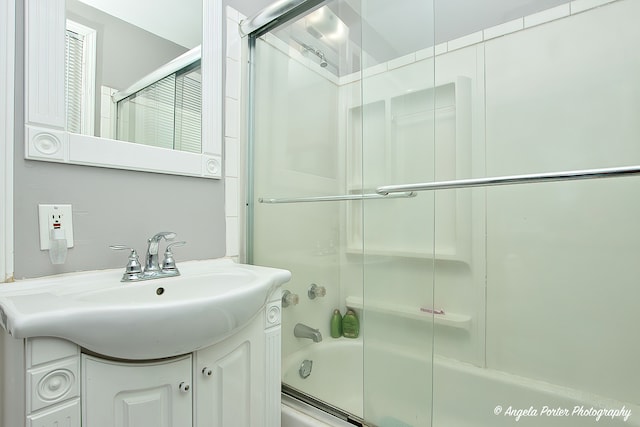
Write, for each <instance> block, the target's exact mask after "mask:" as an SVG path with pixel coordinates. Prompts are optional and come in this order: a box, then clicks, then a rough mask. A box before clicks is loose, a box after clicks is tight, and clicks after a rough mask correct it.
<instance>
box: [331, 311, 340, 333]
mask: <svg viewBox="0 0 640 427" xmlns="http://www.w3.org/2000/svg"><path fill="white" fill-rule="evenodd" d="M330 330H331V337H332V338H340V337H341V336H342V315H341V314H340V310H338V309H337V308H336V309H335V310H333V315H332V316H331V328H330Z"/></svg>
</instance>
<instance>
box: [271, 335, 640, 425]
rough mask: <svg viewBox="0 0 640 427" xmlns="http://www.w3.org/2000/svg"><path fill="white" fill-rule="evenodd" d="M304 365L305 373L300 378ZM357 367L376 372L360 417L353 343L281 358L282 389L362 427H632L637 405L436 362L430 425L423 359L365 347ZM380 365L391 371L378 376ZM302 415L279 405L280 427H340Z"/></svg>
mask: <svg viewBox="0 0 640 427" xmlns="http://www.w3.org/2000/svg"><path fill="white" fill-rule="evenodd" d="M378 358H383V359H378ZM305 359H307V360H311V361H313V367H312V370H311V374H310V375H309V376H308V377H307V378H302V377H301V376H300V374H299V368H300V364H301V363H302V362H303V361H304V360H305ZM364 360H365V364H367V363H375V365H365V366H376V369H377V370H376V372H375V375H373V376H375V377H376V378H375V379H368V380H367V381H365V383H364V401H365V404H366V405H367V406H366V407H364V411H363V393H362V391H363V381H362V372H363V352H362V341H361V340H349V339H344V338H341V339H337V340H333V339H326V340H325V341H323V342H321V343H318V344H311V345H309V346H307V347H305V348H304V349H302V350H300V351H298V352H296V353H294V354H292V355H290V356H288V357H287V358H286V359H285V360H284V361H283V382H284V383H285V384H288V385H289V386H291V387H294V388H296V389H298V390H301V391H303V392H305V393H307V394H310V395H312V396H314V397H315V398H317V399H319V400H322V401H324V402H326V403H328V404H330V405H332V406H336V407H338V408H341V409H342V410H344V411H346V412H349V413H351V414H354V415H356V416H357V417H360V418H362V414H363V412H365V414H366V421H367V424H369V425H377V426H379V427H408V426H411V427H418V426H420V427H422V426H433V427H485V426H487V427H489V426H491V427H507V426H535V427H542V426H543V427H585V426H592V425H593V426H606V427H622V426H631V427H640V407H639V406H634V405H630V404H628V403H622V402H618V401H614V400H610V399H603V398H599V397H597V396H594V395H589V394H587V393H584V392H580V391H576V390H571V389H567V388H564V387H559V386H554V385H552V384H547V383H543V382H540V381H534V380H531V379H527V378H523V377H518V376H515V375H510V374H506V373H502V372H498V371H492V370H489V369H482V368H478V367H475V366H472V365H469V364H466V363H462V362H457V361H453V360H448V359H444V358H440V357H436V359H435V362H434V364H433V421H432V420H431V385H430V378H431V364H430V363H428V359H426V358H425V357H422V358H420V357H416V356H415V355H411V354H408V353H406V352H405V353H403V352H401V351H397V350H396V351H392V350H389V349H386V348H383V347H378V348H376V347H373V346H369V345H368V346H367V354H366V357H364ZM385 363H388V364H393V366H392V367H391V368H390V369H388V370H385V369H384V366H390V365H385ZM367 369H369V368H367ZM385 371H388V372H389V373H390V374H389V375H388V376H386V372H385ZM407 378H409V379H410V381H406V379H407ZM400 381H402V382H400ZM407 382H408V383H409V384H407ZM385 387H386V388H385ZM381 388H382V390H381ZM592 408H593V409H592ZM309 409H310V410H309V411H307V410H306V408H304V407H302V406H301V405H300V404H297V403H296V404H293V403H291V401H287V400H286V399H284V400H283V418H282V421H283V422H282V427H294V426H295V427H319V426H338V425H343V424H341V423H340V421H338V420H337V419H332V418H331V417H322V416H321V415H318V412H315V411H313V409H311V408H309ZM603 410H607V411H611V412H610V413H605V412H603ZM615 411H617V414H616V412H615ZM629 411H630V412H629ZM496 413H498V414H497V415H496ZM598 415H600V418H599V421H598V420H597V419H598ZM608 415H609V416H608ZM613 415H616V416H613ZM625 416H626V418H627V419H626V421H625V419H624V418H625ZM305 420H306V421H305ZM332 420H333V421H332Z"/></svg>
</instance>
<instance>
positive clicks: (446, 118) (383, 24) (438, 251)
mask: <svg viewBox="0 0 640 427" xmlns="http://www.w3.org/2000/svg"><path fill="white" fill-rule="evenodd" d="M433 7H434V5H433V2H432V1H430V0H428V1H421V2H384V1H378V0H363V1H362V3H361V10H360V13H361V18H362V50H363V52H365V53H366V55H363V56H364V60H363V72H362V100H363V101H362V103H363V106H362V107H361V108H360V109H358V110H357V111H353V110H352V111H349V112H348V117H354V116H358V117H357V119H356V120H352V122H355V123H358V125H360V126H362V141H361V142H360V143H359V144H358V145H356V146H358V147H359V149H360V150H361V152H362V156H361V157H360V158H358V161H359V162H361V164H357V163H356V164H355V165H353V166H352V167H351V168H350V167H349V166H348V167H347V171H349V170H351V171H352V172H353V174H352V175H350V176H349V175H348V176H349V177H350V178H352V179H353V181H354V182H356V183H358V185H362V187H363V188H364V189H365V191H373V192H375V190H376V188H377V187H379V186H382V185H387V184H392V183H393V184H403V183H405V184H406V183H412V182H427V181H433V180H436V179H444V178H447V177H448V175H447V173H449V172H450V171H449V170H444V169H442V168H441V167H439V165H436V163H435V161H434V157H435V155H436V153H438V154H441V155H443V156H447V157H443V158H445V159H448V158H449V157H450V156H454V157H455V141H452V137H454V136H455V120H454V118H455V108H456V89H457V88H456V86H455V82H447V83H446V84H440V85H436V82H435V73H434V61H435V60H434V57H433V54H431V55H429V48H431V50H432V48H433V44H434V43H433V41H434V19H433V17H434V15H433ZM418 22H419V25H417V23H418ZM452 149H453V152H452ZM439 202H440V201H439V200H438V203H439ZM438 203H436V198H435V195H434V194H423V195H418V196H415V195H414V197H407V198H402V199H393V200H366V201H365V202H364V203H363V204H362V206H361V211H358V212H354V213H352V215H353V220H352V224H351V225H352V226H353V227H354V229H355V230H357V235H358V236H359V238H361V239H362V242H363V245H362V256H363V259H362V261H363V284H364V286H363V292H362V311H361V313H362V333H363V349H364V351H363V372H364V376H363V378H364V382H363V385H364V388H363V404H364V417H363V418H364V420H365V422H366V423H368V424H370V425H374V426H381V427H387V426H389V427H394V426H403V427H408V426H413V427H424V426H431V412H432V411H431V409H432V405H431V401H432V386H431V384H432V361H433V331H434V314H433V313H434V311H435V310H437V309H438V308H439V307H436V306H435V305H434V269H435V268H436V266H437V265H438V264H437V259H438V257H440V256H444V257H446V258H447V259H448V258H450V257H452V256H453V255H454V254H453V253H452V251H455V249H456V248H455V246H450V247H437V246H436V245H435V243H436V237H438V236H439V234H438V233H439V232H440V230H439V229H438V231H436V228H435V225H434V220H435V218H436V214H437V213H438V209H440V208H439V204H438ZM452 225H454V223H452V222H445V221H443V222H441V223H440V224H438V226H440V227H442V230H443V231H442V232H443V233H445V234H446V235H447V240H446V242H447V244H451V243H452V242H450V241H449V237H451V236H450V234H451V226H452ZM442 241H445V240H442Z"/></svg>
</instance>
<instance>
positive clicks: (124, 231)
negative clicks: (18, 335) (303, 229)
mask: <svg viewBox="0 0 640 427" xmlns="http://www.w3.org/2000/svg"><path fill="white" fill-rule="evenodd" d="M23 8H24V4H23V2H17V5H16V9H17V10H16V94H15V96H16V103H15V117H16V132H15V138H16V140H15V163H14V237H15V244H14V250H15V251H14V259H15V261H14V262H15V267H14V275H15V277H16V278H17V279H21V278H29V277H39V276H45V275H51V274H58V273H63V272H71V271H80V270H93V269H105V268H118V267H124V265H125V262H126V258H127V256H126V255H127V254H126V253H123V252H113V251H111V250H109V249H108V248H107V246H108V245H110V244H114V243H122V244H130V245H133V246H134V247H135V248H137V249H138V251H139V252H142V253H143V254H144V251H145V249H146V239H147V238H149V237H150V236H151V235H152V234H153V233H155V232H157V231H164V230H168V231H175V232H176V233H178V238H179V239H180V240H186V241H187V242H188V243H187V245H186V246H183V247H180V248H176V249H175V252H174V254H175V258H176V260H177V261H178V263H179V262H180V261H185V260H193V259H206V258H217V257H221V256H224V253H225V219H224V186H223V182H222V181H218V180H209V179H202V178H188V177H180V176H172V175H162V174H152V173H145V172H130V171H120V170H113V169H105V168H94V167H85V166H73V165H62V164H54V163H46V162H37V161H29V160H25V159H24V158H23V156H24V78H23V76H24V67H23V63H24V38H23V32H24V24H23V22H24V9H23ZM40 203H69V204H72V205H73V223H74V224H73V226H74V239H75V247H74V248H72V249H69V253H68V256H67V262H66V263H65V264H63V265H61V266H54V265H52V264H51V263H50V262H49V258H48V254H47V253H46V252H45V251H40V244H39V234H38V219H37V218H38V204H40Z"/></svg>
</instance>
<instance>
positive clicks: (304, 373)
mask: <svg viewBox="0 0 640 427" xmlns="http://www.w3.org/2000/svg"><path fill="white" fill-rule="evenodd" d="M312 367H313V361H312V360H309V359H305V360H304V361H303V362H302V363H301V364H300V369H298V372H299V373H300V377H302V378H307V377H308V376H309V375H311V368H312Z"/></svg>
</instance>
